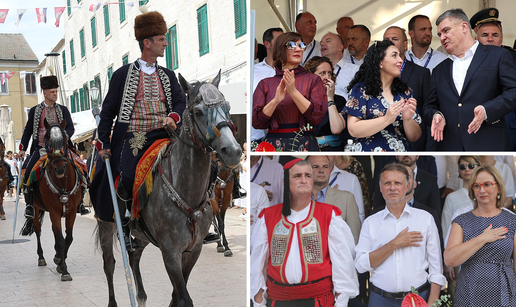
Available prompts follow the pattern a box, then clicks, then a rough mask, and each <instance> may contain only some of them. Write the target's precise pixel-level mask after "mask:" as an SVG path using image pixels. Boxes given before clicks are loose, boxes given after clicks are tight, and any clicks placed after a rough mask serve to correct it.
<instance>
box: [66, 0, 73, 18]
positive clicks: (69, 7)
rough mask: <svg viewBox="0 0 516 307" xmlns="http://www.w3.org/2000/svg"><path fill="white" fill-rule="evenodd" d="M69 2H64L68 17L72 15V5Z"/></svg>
mask: <svg viewBox="0 0 516 307" xmlns="http://www.w3.org/2000/svg"><path fill="white" fill-rule="evenodd" d="M70 2H71V1H70V0H66V8H67V9H68V16H70V14H72V5H71V3H70Z"/></svg>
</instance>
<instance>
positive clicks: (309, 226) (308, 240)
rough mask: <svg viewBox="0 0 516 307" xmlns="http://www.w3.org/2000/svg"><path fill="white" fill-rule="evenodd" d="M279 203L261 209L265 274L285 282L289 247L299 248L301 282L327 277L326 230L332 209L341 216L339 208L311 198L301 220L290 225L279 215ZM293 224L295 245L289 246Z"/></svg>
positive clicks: (280, 205) (329, 265) (329, 262)
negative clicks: (266, 241) (265, 242)
mask: <svg viewBox="0 0 516 307" xmlns="http://www.w3.org/2000/svg"><path fill="white" fill-rule="evenodd" d="M282 206H283V204H279V205H276V206H272V207H269V208H267V209H264V210H263V211H262V212H261V214H260V216H262V215H265V224H266V227H267V235H268V237H269V251H270V257H269V265H268V267H267V275H269V276H271V277H272V278H273V279H274V280H276V281H278V282H281V283H285V284H286V283H289V282H288V281H287V279H286V277H285V264H286V260H287V258H288V255H289V253H290V250H291V248H299V250H300V255H301V270H302V271H303V275H302V279H301V283H306V282H309V281H314V280H318V279H320V278H323V277H327V276H331V261H330V252H329V250H328V229H329V227H330V222H331V216H332V211H335V214H336V215H337V216H340V215H341V211H340V209H339V208H337V207H335V206H332V205H328V204H324V203H320V202H316V201H312V206H311V208H310V212H309V213H308V216H307V218H306V219H305V220H303V221H301V222H299V223H297V224H292V223H290V222H289V221H288V220H287V219H286V218H285V217H284V216H283V215H282V214H281V209H282ZM294 227H295V228H296V229H297V232H296V235H297V239H298V243H299V246H291V245H292V236H293V235H294Z"/></svg>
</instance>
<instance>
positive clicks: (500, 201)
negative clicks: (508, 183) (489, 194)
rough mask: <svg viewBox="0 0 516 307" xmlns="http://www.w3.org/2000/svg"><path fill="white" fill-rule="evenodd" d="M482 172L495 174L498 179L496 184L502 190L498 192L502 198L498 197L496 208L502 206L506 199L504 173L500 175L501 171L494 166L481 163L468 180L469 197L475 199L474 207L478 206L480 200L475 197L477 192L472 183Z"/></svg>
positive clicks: (494, 176) (495, 178)
mask: <svg viewBox="0 0 516 307" xmlns="http://www.w3.org/2000/svg"><path fill="white" fill-rule="evenodd" d="M481 172H486V173H488V174H490V175H491V176H493V178H494V180H495V181H496V184H497V185H498V190H500V192H499V194H498V195H499V196H500V198H498V197H497V198H496V208H502V207H503V203H504V201H505V184H504V183H503V179H502V175H500V172H499V171H498V170H497V169H496V168H495V167H494V166H491V165H481V166H479V167H477V168H476V169H475V171H474V172H473V174H472V175H471V179H470V180H469V182H468V194H469V198H471V200H473V209H476V208H478V202H477V199H476V197H475V192H474V191H473V189H472V188H471V185H472V184H473V183H474V182H475V180H477V176H478V174H479V173H481Z"/></svg>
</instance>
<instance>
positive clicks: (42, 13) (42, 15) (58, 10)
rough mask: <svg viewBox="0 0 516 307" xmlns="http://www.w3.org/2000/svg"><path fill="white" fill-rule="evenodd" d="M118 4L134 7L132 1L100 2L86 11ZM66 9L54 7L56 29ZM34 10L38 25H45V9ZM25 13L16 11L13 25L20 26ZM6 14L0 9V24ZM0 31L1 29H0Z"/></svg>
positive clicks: (6, 10)
mask: <svg viewBox="0 0 516 307" xmlns="http://www.w3.org/2000/svg"><path fill="white" fill-rule="evenodd" d="M120 4H125V6H126V7H128V8H132V7H134V2H132V1H131V2H107V3H104V4H102V3H101V2H97V3H94V4H91V5H89V6H86V7H87V8H88V10H89V11H90V12H92V13H95V12H96V11H97V10H98V9H99V8H100V7H101V6H102V5H120ZM66 8H67V6H63V7H54V12H55V18H56V22H55V25H56V27H59V21H60V19H61V16H62V15H63V12H64V10H65V9H66ZM70 8H71V9H72V11H75V10H81V9H82V8H83V6H82V5H74V6H70ZM35 10H36V17H37V20H38V23H46V22H47V8H35ZM26 11H27V9H17V10H16V13H17V15H18V16H17V20H16V22H15V23H14V24H15V25H16V26H18V25H19V24H20V21H21V19H22V17H23V14H25V12H26ZM8 14H9V9H0V24H2V23H5V19H6V18H7V15H8ZM0 29H1V27H0Z"/></svg>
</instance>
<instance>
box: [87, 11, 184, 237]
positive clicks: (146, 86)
mask: <svg viewBox="0 0 516 307" xmlns="http://www.w3.org/2000/svg"><path fill="white" fill-rule="evenodd" d="M166 33H167V27H166V23H165V20H164V19H163V16H162V15H161V14H160V13H158V12H150V13H146V14H142V15H139V16H138V17H136V19H135V36H136V39H137V40H138V41H143V40H144V39H147V38H150V37H153V36H156V35H164V34H166ZM185 108H186V101H185V95H184V94H183V91H182V90H181V87H180V86H179V83H178V81H177V79H176V76H175V74H174V72H173V71H171V70H168V69H166V68H164V67H162V66H159V65H157V63H146V62H145V61H143V60H141V59H138V60H137V61H135V62H134V63H131V64H128V65H124V66H122V67H121V68H120V69H118V70H117V71H115V73H114V74H113V77H112V79H111V83H110V85H109V91H108V93H107V95H106V98H105V99H104V102H103V104H102V112H101V113H100V118H101V120H100V124H99V127H98V135H99V140H98V142H97V144H96V146H97V149H98V150H101V149H110V150H111V170H112V173H113V177H114V179H116V178H117V176H119V179H118V192H119V195H122V196H123V198H125V199H131V198H132V190H133V181H134V177H135V172H136V166H137V164H138V162H139V160H140V158H141V157H142V155H143V154H144V153H145V151H146V150H147V149H148V148H149V147H150V146H151V145H152V144H153V143H154V142H155V141H156V140H159V139H167V138H168V137H169V136H168V133H167V131H166V130H165V129H164V128H163V122H162V120H163V118H164V117H166V116H169V117H171V118H173V119H174V120H175V122H176V124H177V125H178V127H179V125H180V121H181V115H182V114H183V111H184V110H185ZM115 117H116V121H115V126H114V128H113V134H112V138H111V127H112V125H113V121H114V119H115ZM90 192H91V195H92V203H93V206H94V208H95V213H96V215H97V216H98V217H99V218H100V219H101V220H103V221H113V212H114V211H113V205H112V202H111V196H110V195H111V194H110V189H109V184H108V178H107V172H106V170H105V164H104V163H97V164H96V166H95V175H94V177H93V182H92V184H91V187H90ZM127 206H128V208H127V209H128V210H130V209H131V204H130V201H129V202H128V204H127ZM120 209H121V210H122V212H121V213H122V216H124V212H125V208H120ZM124 232H125V230H124ZM126 242H127V241H126Z"/></svg>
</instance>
